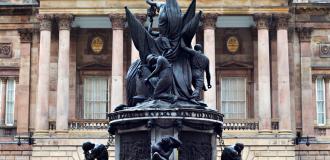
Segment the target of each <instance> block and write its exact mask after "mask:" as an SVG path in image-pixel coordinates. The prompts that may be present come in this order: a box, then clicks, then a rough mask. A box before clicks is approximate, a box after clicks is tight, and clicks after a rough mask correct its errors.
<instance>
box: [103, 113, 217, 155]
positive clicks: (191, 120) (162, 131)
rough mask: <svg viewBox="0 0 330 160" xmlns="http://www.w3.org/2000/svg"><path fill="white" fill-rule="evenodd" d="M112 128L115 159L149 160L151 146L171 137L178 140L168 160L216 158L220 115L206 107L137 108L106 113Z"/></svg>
mask: <svg viewBox="0 0 330 160" xmlns="http://www.w3.org/2000/svg"><path fill="white" fill-rule="evenodd" d="M108 118H109V121H110V127H114V128H115V130H116V133H115V135H116V136H115V137H116V149H115V152H116V153H115V155H116V160H124V159H131V158H133V157H134V158H135V159H151V147H150V146H151V145H152V144H154V143H156V142H158V141H160V140H161V139H162V138H163V137H167V136H172V137H175V138H177V139H179V140H180V141H181V142H182V146H181V147H180V149H179V150H175V151H174V152H173V153H172V155H171V157H170V160H179V159H180V160H183V159H189V160H199V159H201V158H204V159H205V160H216V157H217V149H216V148H217V147H216V137H217V133H219V132H221V131H222V124H223V123H222V120H223V115H222V114H220V113H218V112H216V111H214V110H206V109H193V108H165V109H164V108H161V107H160V108H148V109H146V108H143V109H139V108H137V107H134V108H129V109H125V110H122V111H116V112H114V113H110V114H108Z"/></svg>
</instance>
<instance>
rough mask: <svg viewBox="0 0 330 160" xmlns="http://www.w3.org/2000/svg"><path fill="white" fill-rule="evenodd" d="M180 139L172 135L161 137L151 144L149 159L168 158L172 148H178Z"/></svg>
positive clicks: (165, 159) (161, 159) (160, 159)
mask: <svg viewBox="0 0 330 160" xmlns="http://www.w3.org/2000/svg"><path fill="white" fill-rule="evenodd" d="M180 146H181V141H180V140H178V139H175V138H173V137H165V138H162V139H161V140H160V141H159V142H157V143H156V144H154V145H152V146H151V152H152V159H151V160H168V159H169V158H170V156H171V154H172V152H173V149H174V148H179V147H180Z"/></svg>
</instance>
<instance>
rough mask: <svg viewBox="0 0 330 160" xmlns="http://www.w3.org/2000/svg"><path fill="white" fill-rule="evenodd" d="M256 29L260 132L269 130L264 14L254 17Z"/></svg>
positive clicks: (268, 84)
mask: <svg viewBox="0 0 330 160" xmlns="http://www.w3.org/2000/svg"><path fill="white" fill-rule="evenodd" d="M254 18H255V21H256V25H257V29H258V84H257V85H258V94H259V98H258V105H259V107H258V111H259V113H258V115H259V130H260V132H270V130H271V97H270V62H269V30H268V29H269V18H270V16H268V15H265V14H257V15H255V16H254Z"/></svg>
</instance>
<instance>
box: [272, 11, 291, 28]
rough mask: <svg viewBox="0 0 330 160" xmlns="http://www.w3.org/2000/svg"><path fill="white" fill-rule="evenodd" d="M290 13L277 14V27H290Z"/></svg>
mask: <svg viewBox="0 0 330 160" xmlns="http://www.w3.org/2000/svg"><path fill="white" fill-rule="evenodd" d="M289 18H290V15H289V14H275V19H276V28H277V29H278V30H279V29H288V26H289Z"/></svg>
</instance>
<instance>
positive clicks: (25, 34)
mask: <svg viewBox="0 0 330 160" xmlns="http://www.w3.org/2000/svg"><path fill="white" fill-rule="evenodd" d="M18 32H19V34H20V39H21V43H31V42H32V33H33V30H32V29H19V30H18Z"/></svg>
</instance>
